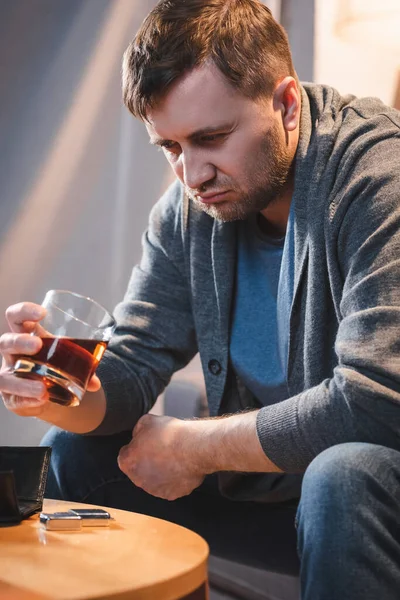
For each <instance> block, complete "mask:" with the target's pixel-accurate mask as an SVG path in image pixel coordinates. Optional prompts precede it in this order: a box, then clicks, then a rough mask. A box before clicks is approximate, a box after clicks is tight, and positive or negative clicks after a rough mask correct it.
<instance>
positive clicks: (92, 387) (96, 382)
mask: <svg viewBox="0 0 400 600" xmlns="http://www.w3.org/2000/svg"><path fill="white" fill-rule="evenodd" d="M100 388H101V381H100V379H99V378H98V377H97V375H93V377H92V378H91V379H90V381H89V383H88V385H87V391H88V392H97V391H98V390H99V389H100Z"/></svg>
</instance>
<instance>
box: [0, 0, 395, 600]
mask: <svg viewBox="0 0 400 600" xmlns="http://www.w3.org/2000/svg"><path fill="white" fill-rule="evenodd" d="M123 89H124V100H125V104H126V105H127V107H128V108H129V110H130V111H131V112H132V113H133V115H134V116H136V117H139V118H141V119H142V120H143V122H144V124H145V126H146V128H147V131H148V133H149V137H150V141H151V143H153V144H156V145H157V146H159V147H160V148H161V149H162V151H163V152H164V153H165V155H166V158H167V160H168V161H169V163H170V165H171V167H172V169H173V170H174V173H175V175H176V177H177V182H176V183H175V184H174V185H173V186H172V187H171V188H170V189H169V190H168V191H167V193H166V194H165V195H164V196H163V198H162V199H161V200H160V201H159V202H158V203H157V204H156V206H155V207H154V209H153V211H152V213H151V216H150V222H149V228H148V231H147V232H146V235H145V237H144V242H143V258H142V261H141V264H140V266H137V267H135V268H134V270H133V274H132V278H131V281H130V284H129V287H128V291H127V293H126V296H125V299H124V301H123V302H122V303H121V304H120V305H118V306H117V308H116V310H115V316H116V319H117V321H118V328H117V331H116V334H115V337H114V338H113V340H112V342H111V343H110V346H109V350H108V351H107V353H106V355H105V357H104V359H103V361H102V363H101V364H100V366H99V369H98V372H97V374H98V377H96V376H95V377H94V378H93V379H92V381H91V384H90V391H89V393H88V394H86V396H85V398H84V401H83V402H82V404H81V405H80V406H79V407H78V408H73V409H65V408H62V407H59V406H57V405H56V404H54V403H51V402H49V398H48V397H47V394H46V391H45V388H44V386H43V385H42V384H41V383H40V382H29V381H23V380H18V379H17V378H15V377H14V376H13V375H12V365H13V362H14V359H13V356H14V355H15V354H18V353H21V352H24V353H27V352H31V353H32V354H33V353H34V352H36V351H37V350H38V349H39V347H40V343H41V342H40V339H39V338H37V337H34V336H30V335H28V334H29V332H30V331H33V330H34V327H35V323H36V322H37V321H39V320H40V319H41V318H42V316H43V312H42V309H41V308H40V307H38V306H36V305H33V304H31V303H23V304H19V305H15V306H13V307H10V309H9V310H8V320H9V323H10V327H11V330H12V332H13V333H9V334H5V335H3V336H2V338H1V340H0V347H1V350H2V353H3V357H4V364H3V369H2V372H1V375H0V389H1V390H2V394H3V397H4V401H5V404H6V406H7V407H8V408H9V409H10V410H12V411H13V412H15V413H17V414H20V415H35V416H39V417H40V418H42V419H44V420H46V421H49V422H51V423H54V424H55V425H58V426H59V427H60V428H61V429H62V430H67V431H71V432H74V433H75V434H89V435H86V436H82V435H80V436H77V435H73V434H70V433H66V432H65V431H61V430H60V429H58V430H52V432H51V433H50V434H49V435H48V437H47V438H46V439H45V443H51V444H52V445H53V470H52V473H51V475H50V482H49V486H50V487H49V490H48V494H49V495H51V496H57V497H63V498H69V499H71V500H77V501H84V500H86V501H90V502H102V503H104V504H108V505H111V506H120V507H121V508H128V509H131V510H140V511H144V512H145V511H147V512H149V513H151V514H157V515H159V516H163V517H164V518H170V519H171V520H175V521H177V522H180V523H182V524H185V525H188V526H190V527H192V528H194V529H196V530H198V531H200V533H202V534H203V535H205V537H206V538H207V540H208V541H209V543H210V545H211V548H212V550H215V551H216V552H224V553H225V555H227V554H230V556H232V557H234V558H240V559H241V560H248V561H250V559H251V560H252V562H257V563H258V565H263V566H264V567H268V566H269V567H271V568H282V567H281V565H280V559H282V560H283V559H285V557H286V561H287V563H288V564H289V566H287V568H288V569H289V570H292V571H293V570H295V569H296V568H297V566H296V562H295V559H294V558H293V553H294V546H295V542H294V539H295V535H294V533H295V529H294V522H293V521H294V512H295V510H296V505H297V501H298V498H299V497H300V495H301V500H300V505H299V508H298V512H297V536H298V549H299V555H300V559H301V586H302V598H303V600H304V599H305V600H310V599H312V600H322V599H328V598H329V599H330V600H331V599H340V600H345V599H350V598H351V599H352V600H357V599H359V598H363V599H365V598H371V599H375V598H377V597H378V596H379V597H381V598H384V599H388V600H389V599H392V598H393V599H394V598H397V596H398V589H399V585H400V568H399V567H400V531H399V526H398V523H399V514H400V513H399V509H400V485H399V483H400V467H399V465H400V461H399V459H400V406H399V402H400V393H399V390H400V377H399V373H400V368H399V367H400V361H399V358H398V347H399V342H398V340H399V339H400V335H399V334H400V264H399V260H398V256H399V255H400V254H399V252H400V228H399V220H400V210H399V194H400V192H399V190H400V186H399V183H400V181H399V180H400V130H399V126H400V116H399V114H398V113H397V112H396V111H394V110H392V109H390V108H388V107H386V106H384V105H383V104H382V103H381V102H380V101H379V100H377V99H356V98H354V97H350V96H349V97H345V98H343V97H341V96H340V95H339V94H338V93H337V92H336V91H335V90H334V89H332V88H330V87H327V86H321V85H306V86H301V85H300V84H299V82H298V79H297V76H296V73H295V71H294V68H293V65H292V60H291V56H290V50H289V47H288V43H287V38H286V34H285V33H284V31H283V30H282V28H281V27H280V26H279V25H278V24H277V23H276V22H275V21H274V20H273V19H272V17H271V14H270V12H269V10H268V9H267V8H266V7H265V6H263V5H262V4H261V3H260V2H258V1H257V0H231V1H227V0H187V1H186V2H184V3H183V2H181V1H180V0H168V1H167V0H162V1H161V2H160V3H159V4H158V5H157V7H156V8H155V9H154V10H153V11H152V12H151V13H150V15H149V16H148V17H147V19H146V20H145V21H144V23H143V25H142V27H141V29H140V31H139V32H138V34H137V36H136V38H135V40H134V42H133V43H132V44H131V46H130V47H129V48H128V50H127V52H126V54H125V57H124V65H123ZM196 352H199V353H200V357H201V360H202V365H203V370H204V375H205V380H206V387H207V396H208V402H209V408H210V415H211V418H210V419H205V420H202V419H200V420H188V421H184V420H177V419H172V418H168V417H155V416H151V415H147V414H146V413H147V412H148V411H149V410H150V408H151V406H152V405H153V403H154V402H155V399H156V398H157V396H158V395H159V393H160V392H161V391H162V390H163V389H164V387H165V386H166V385H167V384H168V382H169V380H170V377H171V375H172V373H173V372H174V371H176V370H177V369H180V368H182V367H183V366H184V365H185V364H187V362H188V361H189V360H190V359H191V358H192V357H193V356H194V355H195V354H196ZM233 413H236V414H233ZM222 415H225V416H224V418H214V417H218V416H219V417H221V416H222ZM132 429H133V436H131V434H130V432H128V433H126V431H127V430H132ZM106 436H107V437H106ZM121 446H122V447H121ZM117 456H118V465H119V469H118V468H117V466H116V464H115V461H116V457H117ZM121 471H122V472H123V473H125V474H126V475H127V477H125V476H124V475H123V473H122V472H121ZM213 474H218V475H213ZM303 475H304V477H303ZM128 478H129V479H128ZM216 478H217V485H218V488H217V485H216ZM132 484H134V485H132ZM168 501H169V502H168ZM280 535H282V536H283V537H284V538H286V543H283V544H281V543H280V540H279V537H280ZM239 536H240V538H239ZM274 554H276V556H278V557H279V560H275V561H274V558H275V557H274ZM278 563H279V564H278Z"/></svg>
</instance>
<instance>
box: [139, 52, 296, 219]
mask: <svg viewBox="0 0 400 600" xmlns="http://www.w3.org/2000/svg"><path fill="white" fill-rule="evenodd" d="M147 119H148V122H147V123H146V128H147V131H148V133H149V136H150V141H151V143H153V144H157V145H158V146H160V147H161V148H162V150H163V152H164V154H165V156H166V157H167V160H168V162H169V163H170V165H171V167H172V169H173V170H174V172H175V175H176V176H177V177H178V179H179V180H180V181H181V182H182V183H183V185H184V186H185V189H186V191H187V193H188V195H189V196H190V198H191V199H192V200H193V201H194V202H195V203H196V204H197V205H198V206H200V207H201V208H202V209H203V210H204V211H205V212H206V213H207V214H209V215H210V216H212V217H214V218H215V219H219V220H221V221H234V220H238V219H245V218H247V217H248V216H249V215H250V214H252V213H257V212H259V211H261V210H263V209H265V208H267V206H268V205H269V204H270V203H271V202H272V201H273V200H275V199H278V198H279V197H280V196H281V195H282V193H283V192H284V191H285V189H286V187H287V184H288V179H289V172H290V167H291V162H292V158H291V155H290V153H289V150H288V147H287V143H286V138H285V130H284V127H283V125H282V120H281V119H280V113H279V111H275V112H274V110H273V106H272V99H271V100H270V101H266V100H264V101H263V102H261V101H254V100H250V99H249V98H246V97H245V96H243V95H242V94H241V93H240V92H238V91H237V90H234V89H233V88H232V86H231V85H230V84H229V82H228V81H227V80H226V79H225V77H224V76H223V75H222V73H221V72H220V71H219V70H218V69H217V68H216V67H215V66H214V65H213V64H212V63H211V64H206V65H204V66H201V67H198V68H196V69H194V70H192V71H190V72H189V73H188V74H187V75H185V76H184V77H183V78H182V79H180V80H178V82H177V83H175V84H174V85H173V86H172V88H171V89H170V90H169V92H168V93H167V95H166V96H165V97H164V98H163V99H162V100H161V101H160V102H159V103H158V104H157V106H156V108H154V109H151V110H149V111H148V114H147Z"/></svg>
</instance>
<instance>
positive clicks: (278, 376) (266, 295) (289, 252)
mask: <svg viewBox="0 0 400 600" xmlns="http://www.w3.org/2000/svg"><path fill="white" fill-rule="evenodd" d="M292 213H293V211H290V215H289V221H288V226H287V230H286V236H285V237H284V238H281V239H276V238H270V237H268V236H266V235H264V234H263V233H262V232H261V230H260V229H259V227H258V225H257V222H256V220H255V219H249V220H247V221H243V222H241V223H240V224H239V240H238V242H239V243H238V260H237V273H236V291H235V302H234V309H233V310H234V312H233V321H232V331H231V340H230V355H231V361H232V365H233V368H234V369H235V371H236V373H237V375H238V376H239V377H240V379H241V380H242V381H243V383H244V384H245V385H246V387H247V388H248V389H249V390H250V391H251V392H252V393H253V394H254V395H255V397H256V398H257V399H258V400H259V401H260V402H261V403H262V404H263V405H265V406H266V405H268V404H274V403H275V402H280V401H281V400H284V399H285V398H287V397H288V390H287V384H286V378H287V357H288V356H287V355H288V344H289V317H290V308H291V304H292V299H293V282H294V244H293V214H292Z"/></svg>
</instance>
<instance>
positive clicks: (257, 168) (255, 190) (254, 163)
mask: <svg viewBox="0 0 400 600" xmlns="http://www.w3.org/2000/svg"><path fill="white" fill-rule="evenodd" d="M292 165H293V158H292V156H291V155H290V153H289V151H288V149H287V148H286V147H285V146H283V144H282V142H281V141H280V135H279V131H278V126H277V125H275V126H274V127H273V128H272V129H271V130H270V131H269V132H268V133H267V134H266V135H265V138H264V140H263V141H262V144H261V148H260V150H259V151H258V152H257V156H256V157H252V156H249V157H248V161H247V164H246V165H245V171H246V172H247V177H246V179H245V181H244V185H245V190H246V191H245V190H244V189H243V188H241V187H240V186H238V185H237V184H236V183H235V181H233V180H231V179H228V178H223V177H220V178H215V179H213V180H212V181H209V182H208V183H206V184H204V185H203V186H202V188H201V192H202V193H206V192H207V191H212V190H221V189H225V190H226V189H229V190H230V192H233V193H234V194H235V196H237V197H238V200H235V201H232V200H226V201H222V202H218V203H215V204H205V203H203V202H201V200H199V198H197V195H196V194H195V193H194V192H193V191H192V190H190V189H187V188H186V193H187V195H188V196H189V198H190V199H191V200H193V202H194V203H195V204H196V206H198V207H200V208H201V210H202V211H204V212H205V213H206V214H208V215H209V216H210V217H213V218H214V219H217V220H219V221H224V222H228V221H242V220H245V219H247V218H248V217H249V216H250V215H252V214H256V213H258V212H260V211H262V210H264V209H266V208H267V207H268V206H269V205H271V204H272V203H273V202H276V201H277V200H279V198H280V197H281V196H282V195H283V194H284V192H285V191H286V190H287V188H288V186H289V184H290V180H291V176H292ZM246 167H247V168H246Z"/></svg>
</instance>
